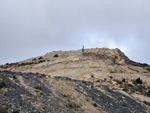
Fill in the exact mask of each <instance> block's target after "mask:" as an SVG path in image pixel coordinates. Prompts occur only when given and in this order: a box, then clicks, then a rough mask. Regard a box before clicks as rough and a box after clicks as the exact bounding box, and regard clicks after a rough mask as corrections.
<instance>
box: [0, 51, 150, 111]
mask: <svg viewBox="0 0 150 113" xmlns="http://www.w3.org/2000/svg"><path fill="white" fill-rule="evenodd" d="M0 70H1V72H0V95H1V97H2V98H1V100H0V102H1V103H0V104H1V105H3V104H4V105H3V106H4V107H1V108H0V109H3V110H4V111H9V112H12V111H15V110H16V111H18V112H30V111H33V112H38V111H39V112H71V113H72V112H85V113H88V112H89V113H91V112H92V113H94V112H95V113H99V112H108V113H109V112H110V113H111V112H112V113H114V112H115V113H130V112H135V113H136V112H137V113H139V112H142V113H144V112H145V113H149V112H150V111H149V109H150V66H149V65H147V64H141V63H137V62H134V61H131V60H130V59H129V58H128V57H127V56H125V54H124V53H123V52H121V51H120V50H119V49H107V48H101V49H99V48H96V49H86V50H85V51H84V52H82V51H81V50H78V51H56V52H51V53H47V54H46V55H44V56H39V57H35V58H31V59H28V60H24V61H21V62H17V63H11V64H6V65H2V66H0ZM4 70H7V71H4ZM48 100H51V101H50V102H49V101H48ZM20 102H23V104H22V103H21V104H19V103H20ZM7 103H10V105H9V104H7ZM5 104H6V105H5ZM27 106H28V107H27ZM29 106H30V107H29ZM50 106H51V107H50Z"/></svg>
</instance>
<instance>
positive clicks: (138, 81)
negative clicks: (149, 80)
mask: <svg viewBox="0 0 150 113" xmlns="http://www.w3.org/2000/svg"><path fill="white" fill-rule="evenodd" d="M135 81H136V83H138V84H142V83H143V82H142V80H141V79H140V78H137V79H136V80H135Z"/></svg>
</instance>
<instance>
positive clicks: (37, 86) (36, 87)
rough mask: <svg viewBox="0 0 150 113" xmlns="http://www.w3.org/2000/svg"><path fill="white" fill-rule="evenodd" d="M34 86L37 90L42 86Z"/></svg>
mask: <svg viewBox="0 0 150 113" xmlns="http://www.w3.org/2000/svg"><path fill="white" fill-rule="evenodd" d="M34 88H35V89H38V90H41V89H42V88H41V85H36V86H34Z"/></svg>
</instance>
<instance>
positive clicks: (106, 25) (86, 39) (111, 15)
mask: <svg viewBox="0 0 150 113" xmlns="http://www.w3.org/2000/svg"><path fill="white" fill-rule="evenodd" d="M149 43H150V0H1V1H0V64H4V63H11V62H17V61H20V60H25V59H27V58H31V57H36V56H40V55H44V54H46V53H47V52H51V51H56V50H77V49H81V48H82V45H85V47H86V48H96V47H99V48H102V47H108V48H119V49H121V50H122V51H123V52H124V53H125V54H126V55H127V56H128V57H129V58H130V59H132V60H134V61H137V62H143V63H148V64H150V49H149V48H150V44H149Z"/></svg>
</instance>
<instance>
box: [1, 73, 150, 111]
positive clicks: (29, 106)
mask: <svg viewBox="0 0 150 113" xmlns="http://www.w3.org/2000/svg"><path fill="white" fill-rule="evenodd" d="M0 80H1V81H0V112H1V113H7V112H9V113H19V112H23V113H25V112H32V113H48V112H51V113H60V112H62V113H63V112H73V113H74V112H78V113H84V112H86V111H85V109H83V107H85V105H86V104H85V103H84V102H85V101H84V102H83V103H82V102H80V103H77V101H79V100H78V98H79V97H75V96H74V97H73V94H74V93H76V94H79V95H80V96H82V97H84V98H86V99H87V100H86V102H87V103H88V104H89V103H90V102H91V106H92V107H93V110H95V109H96V110H99V109H101V111H103V112H108V113H133V112H135V113H140V112H142V113H148V112H150V108H149V107H148V106H146V105H145V104H144V103H143V102H140V101H139V100H136V99H135V98H133V97H130V96H128V95H125V94H123V93H121V91H119V90H116V89H110V88H109V87H107V86H104V85H97V86H94V84H93V83H92V82H85V81H80V80H72V79H70V78H68V77H54V78H52V77H50V76H49V77H47V75H41V74H38V73H36V74H33V73H15V72H8V71H2V72H0ZM57 83H59V85H57ZM55 84H56V85H55ZM63 84H66V85H63ZM60 87H61V88H60ZM64 87H66V88H70V90H71V89H74V92H71V93H70V94H69V95H68V94H63V93H62V91H61V89H62V88H64ZM131 87H132V86H131ZM66 90H67V89H66ZM64 91H65V90H64ZM148 93H149V91H148ZM83 100H84V99H83ZM85 108H86V107H85Z"/></svg>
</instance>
